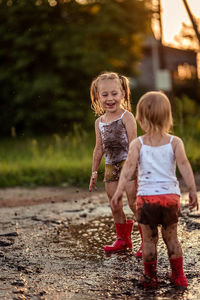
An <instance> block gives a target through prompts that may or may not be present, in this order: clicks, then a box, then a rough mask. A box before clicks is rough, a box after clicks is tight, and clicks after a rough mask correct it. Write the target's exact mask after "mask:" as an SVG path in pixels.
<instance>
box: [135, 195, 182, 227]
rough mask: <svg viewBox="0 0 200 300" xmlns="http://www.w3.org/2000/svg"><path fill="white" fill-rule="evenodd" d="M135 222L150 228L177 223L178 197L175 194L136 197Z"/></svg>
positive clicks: (178, 212) (178, 213) (178, 211)
mask: <svg viewBox="0 0 200 300" xmlns="http://www.w3.org/2000/svg"><path fill="white" fill-rule="evenodd" d="M136 209H137V221H138V222H139V223H141V224H144V225H149V226H150V227H151V228H155V227H157V226H158V225H159V224H160V225H162V226H163V227H167V226H169V225H172V224H174V223H177V222H178V217H179V216H180V196H179V195H176V194H166V195H154V196H137V202H136Z"/></svg>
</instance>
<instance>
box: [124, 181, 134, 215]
mask: <svg viewBox="0 0 200 300" xmlns="http://www.w3.org/2000/svg"><path fill="white" fill-rule="evenodd" d="M125 191H126V196H127V199H128V204H129V207H130V209H131V210H132V212H133V214H134V216H135V218H136V180H132V181H129V182H128V183H127V184H126V187H125Z"/></svg>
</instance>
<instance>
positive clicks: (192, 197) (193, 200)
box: [189, 192, 199, 210]
mask: <svg viewBox="0 0 200 300" xmlns="http://www.w3.org/2000/svg"><path fill="white" fill-rule="evenodd" d="M195 207H196V208H197V210H199V203H198V197H197V193H196V192H189V209H190V210H192V209H193V208H195Z"/></svg>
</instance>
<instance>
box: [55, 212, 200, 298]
mask: <svg viewBox="0 0 200 300" xmlns="http://www.w3.org/2000/svg"><path fill="white" fill-rule="evenodd" d="M186 219H187V221H186ZM194 219H195V220H192V219H191V217H190V220H188V216H187V215H186V214H185V215H184V211H183V218H182V221H181V222H180V226H179V237H180V242H181V244H182V247H183V253H184V269H185V273H186V276H187V278H188V283H189V288H188V290H186V291H182V290H178V289H177V288H175V287H173V286H172V285H171V284H170V282H169V279H168V271H169V261H168V257H167V251H166V247H165V245H164V243H163V241H162V239H161V235H160V239H159V244H158V279H159V288H158V289H157V290H156V291H149V290H148V291H144V290H143V289H142V288H141V287H140V285H139V281H140V277H141V275H142V272H143V265H142V260H141V259H137V258H136V257H135V256H134V253H135V252H136V251H137V249H138V247H139V245H140V236H139V232H138V230H137V226H136V225H135V227H134V231H133V233H132V241H133V250H132V251H129V252H121V253H115V254H109V255H108V254H105V253H104V251H103V246H104V245H105V244H110V243H112V242H113V241H114V240H115V238H116V235H115V228H114V224H113V220H112V217H101V218H97V219H94V220H92V221H90V222H89V223H82V224H79V225H69V226H68V227H67V228H66V227H64V226H63V227H62V226H60V227H57V232H56V235H54V237H53V242H54V243H58V244H59V248H58V249H62V252H63V251H64V253H65V255H66V261H67V269H66V270H65V272H66V274H72V273H73V274H74V277H73V278H74V279H76V282H77V284H75V283H74V282H73V281H72V282H71V285H70V291H75V290H76V294H77V297H82V298H80V299H92V296H93V297H94V299H107V298H109V299H143V300H144V299H145V300H146V299H157V300H161V299H175V300H182V299H183V300H184V299H185V300H186V299H187V300H188V299H189V300H190V299H195V300H197V299H200V293H199V268H200V263H199V261H200V260H199V256H200V251H199V250H198V249H199V243H198V239H197V235H196V234H195V235H193V234H192V232H191V230H194V228H193V227H194V226H195V225H194V226H193V227H191V226H189V225H188V224H189V223H190V224H194V222H196V221H197V217H196V216H195V218H194ZM185 228H186V230H187V229H188V228H190V229H189V230H188V231H185ZM195 231H196V230H195ZM77 285H78V286H79V288H78V289H77ZM86 290H87V291H88V294H84V293H85V291H86ZM88 295H90V296H91V297H89V296H88ZM88 297H89V298H88ZM77 299H78V298H77Z"/></svg>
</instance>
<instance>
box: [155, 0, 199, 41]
mask: <svg viewBox="0 0 200 300" xmlns="http://www.w3.org/2000/svg"><path fill="white" fill-rule="evenodd" d="M187 2H188V5H189V7H190V9H191V12H192V14H193V15H194V16H195V17H196V18H200V0H187ZM161 5H162V11H163V13H162V21H163V39H164V41H165V42H166V43H169V44H173V43H174V40H173V39H174V36H175V35H178V33H179V32H180V30H181V27H182V23H183V22H184V23H186V24H188V25H190V24H191V22H190V19H189V16H188V14H187V11H186V9H185V6H184V3H183V0H161Z"/></svg>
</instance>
